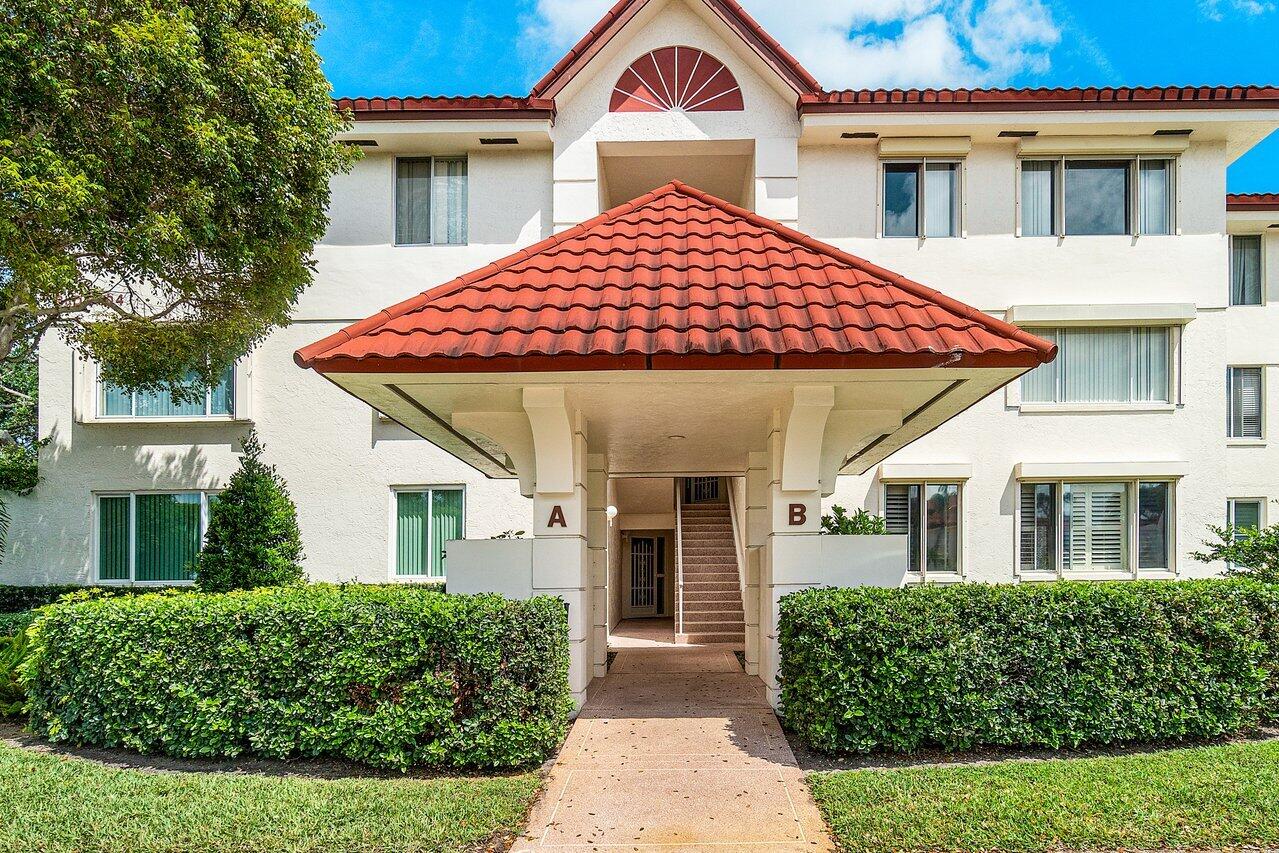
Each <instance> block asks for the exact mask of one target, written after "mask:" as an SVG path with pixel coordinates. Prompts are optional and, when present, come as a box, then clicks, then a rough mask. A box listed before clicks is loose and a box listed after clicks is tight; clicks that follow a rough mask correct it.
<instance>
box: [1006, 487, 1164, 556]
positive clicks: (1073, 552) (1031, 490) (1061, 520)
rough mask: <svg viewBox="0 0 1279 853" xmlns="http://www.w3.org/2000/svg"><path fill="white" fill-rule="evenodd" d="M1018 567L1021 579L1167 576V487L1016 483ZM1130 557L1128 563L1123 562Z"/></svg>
mask: <svg viewBox="0 0 1279 853" xmlns="http://www.w3.org/2000/svg"><path fill="white" fill-rule="evenodd" d="M1018 516H1019V518H1018V531H1017V540H1018V541H1017V545H1018V565H1019V566H1020V568H1021V571H1023V572H1039V573H1049V572H1051V573H1060V572H1064V571H1107V572H1126V571H1132V570H1133V568H1134V566H1133V563H1134V562H1135V563H1136V566H1135V568H1137V569H1139V570H1143V571H1169V570H1171V568H1172V565H1173V562H1172V541H1173V530H1172V526H1173V517H1172V484H1171V483H1168V482H1160V481H1135V482H1115V483H1071V482H1058V483H1022V484H1021V499H1020V501H1019V505H1018ZM1134 549H1135V554H1136V560H1135V561H1134V560H1133V559H1132V558H1131V554H1133V553H1134Z"/></svg>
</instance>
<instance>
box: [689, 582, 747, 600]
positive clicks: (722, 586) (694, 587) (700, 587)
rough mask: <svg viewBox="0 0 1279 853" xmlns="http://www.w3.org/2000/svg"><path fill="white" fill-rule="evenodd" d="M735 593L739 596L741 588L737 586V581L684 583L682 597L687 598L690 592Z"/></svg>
mask: <svg viewBox="0 0 1279 853" xmlns="http://www.w3.org/2000/svg"><path fill="white" fill-rule="evenodd" d="M703 591H705V592H737V593H738V594H740V592H741V588H740V587H739V586H738V585H737V581H735V580H731V581H689V580H687V579H686V580H685V581H684V597H685V598H688V594H689V593H690V592H692V593H697V592H703Z"/></svg>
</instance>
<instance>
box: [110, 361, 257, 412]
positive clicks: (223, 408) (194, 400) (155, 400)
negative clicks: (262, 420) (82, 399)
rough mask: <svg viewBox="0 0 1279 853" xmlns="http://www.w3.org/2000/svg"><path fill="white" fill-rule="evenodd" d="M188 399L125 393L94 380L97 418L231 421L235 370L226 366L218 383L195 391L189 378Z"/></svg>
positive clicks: (166, 394)
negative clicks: (190, 389) (223, 419)
mask: <svg viewBox="0 0 1279 853" xmlns="http://www.w3.org/2000/svg"><path fill="white" fill-rule="evenodd" d="M191 387H192V389H193V391H194V393H193V394H192V395H190V397H186V396H183V397H181V398H180V399H179V398H175V397H174V395H173V394H171V393H170V392H168V391H129V390H127V389H124V388H121V387H119V386H117V385H112V384H111V383H109V382H103V381H101V380H99V381H98V389H97V390H98V393H97V399H98V417H99V418H121V419H124V418H134V419H136V418H209V419H218V418H227V419H229V418H233V417H234V416H235V368H234V367H228V368H227V369H226V372H225V373H223V374H222V378H221V380H220V381H219V382H218V384H216V385H214V386H212V387H209V388H205V389H199V386H198V385H197V384H196V382H195V378H194V377H192V378H191Z"/></svg>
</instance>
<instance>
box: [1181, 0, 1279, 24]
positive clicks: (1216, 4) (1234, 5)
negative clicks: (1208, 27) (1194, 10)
mask: <svg viewBox="0 0 1279 853" xmlns="http://www.w3.org/2000/svg"><path fill="white" fill-rule="evenodd" d="M1222 5H1228V6H1229V7H1230V8H1231V9H1233V10H1234V11H1236V12H1242V13H1243V14H1245V15H1264V14H1266V13H1267V12H1273V11H1274V10H1275V4H1274V3H1270V2H1268V0H1225V2H1224V4H1223V0H1199V10H1200V11H1201V12H1203V14H1204V17H1206V18H1208V19H1209V20H1212V21H1220V20H1223V19H1225V17H1226V13H1225V11H1223V10H1222V8H1221V7H1222Z"/></svg>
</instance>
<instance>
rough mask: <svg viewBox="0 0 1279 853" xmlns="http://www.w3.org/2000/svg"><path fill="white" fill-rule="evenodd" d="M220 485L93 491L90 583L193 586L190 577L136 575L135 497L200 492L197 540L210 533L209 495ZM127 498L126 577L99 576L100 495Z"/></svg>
mask: <svg viewBox="0 0 1279 853" xmlns="http://www.w3.org/2000/svg"><path fill="white" fill-rule="evenodd" d="M221 493H222V492H221V490H220V489H133V490H130V489H106V490H103V491H95V492H93V493H92V504H91V505H92V514H93V523H92V525H90V526H91V528H92V536H93V571H92V572H91V576H92V577H93V583H94V584H95V585H97V586H139V587H171V586H194V585H195V579H194V578H193V579H191V580H176V581H175V580H163V581H140V580H136V578H137V566H138V543H137V538H138V520H137V519H138V515H137V513H138V497H139V496H142V495H199V496H200V543H201V547H203V544H204V539H205V537H206V536H208V534H209V499H210V498H213V497H217V496H218V495H219V494H221ZM103 498H128V499H129V577H128V578H103V577H102V499H103Z"/></svg>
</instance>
